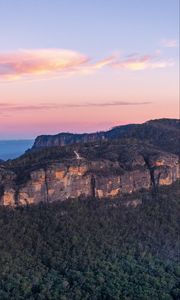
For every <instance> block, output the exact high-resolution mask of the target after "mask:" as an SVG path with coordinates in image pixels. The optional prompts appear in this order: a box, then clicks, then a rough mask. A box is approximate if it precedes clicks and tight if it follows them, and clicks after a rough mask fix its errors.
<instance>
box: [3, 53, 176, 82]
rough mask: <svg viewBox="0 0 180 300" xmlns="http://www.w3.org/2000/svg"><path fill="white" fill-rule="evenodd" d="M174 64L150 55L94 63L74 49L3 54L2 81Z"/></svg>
mask: <svg viewBox="0 0 180 300" xmlns="http://www.w3.org/2000/svg"><path fill="white" fill-rule="evenodd" d="M172 64H173V63H172V61H164V60H160V59H157V57H153V56H150V55H144V56H139V55H137V54H136V55H131V56H129V57H128V58H126V59H122V60H118V58H117V56H110V57H107V58H105V59H104V60H99V61H97V62H92V61H91V60H90V59H89V57H88V56H87V55H84V54H81V53H79V52H76V51H72V50H63V49H39V50H19V51H16V52H8V53H0V79H3V80H17V79H21V78H24V77H25V78H34V77H37V76H40V78H42V76H43V78H44V77H45V76H50V75H51V76H52V75H58V76H59V75H63V76H67V75H74V74H82V75H83V74H91V73H94V72H95V71H96V70H99V69H102V68H104V67H106V66H109V67H113V68H114V67H115V68H119V69H128V70H132V71H138V70H145V69H157V68H166V67H169V66H171V65H172Z"/></svg>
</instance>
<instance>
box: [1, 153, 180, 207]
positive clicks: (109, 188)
mask: <svg viewBox="0 0 180 300" xmlns="http://www.w3.org/2000/svg"><path fill="white" fill-rule="evenodd" d="M178 178H180V172H179V161H178V156H176V155H174V154H168V153H163V154H162V153H158V154H157V153H156V154H155V155H153V154H152V155H151V156H149V157H148V159H145V158H144V157H143V156H142V155H136V156H134V157H133V159H132V160H131V161H130V162H128V163H127V165H126V164H124V165H121V164H120V163H119V162H118V161H115V162H112V161H109V160H97V161H88V160H80V161H78V160H75V159H74V160H67V161H65V162H56V163H49V164H47V165H46V166H45V167H44V168H43V167H41V168H36V169H35V170H33V171H29V174H28V176H27V179H26V180H25V181H24V182H23V183H19V182H18V180H17V174H16V172H15V171H14V172H13V171H12V170H7V169H5V168H0V204H1V205H6V206H7V205H10V206H16V205H25V204H32V203H39V202H41V201H43V202H53V201H64V200H66V199H68V198H77V197H98V198H104V197H116V196H118V195H120V194H123V193H132V192H134V191H138V190H140V189H143V188H144V189H149V188H150V187H152V186H156V187H157V186H158V185H170V184H172V183H173V182H174V181H176V180H177V179H178Z"/></svg>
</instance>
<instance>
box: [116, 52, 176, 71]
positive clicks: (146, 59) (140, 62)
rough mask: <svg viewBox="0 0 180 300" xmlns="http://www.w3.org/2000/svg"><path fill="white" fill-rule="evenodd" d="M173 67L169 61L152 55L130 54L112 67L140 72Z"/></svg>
mask: <svg viewBox="0 0 180 300" xmlns="http://www.w3.org/2000/svg"><path fill="white" fill-rule="evenodd" d="M172 65H173V61H171V60H161V59H159V58H158V57H156V56H154V55H143V56H141V55H138V54H132V55H130V56H129V57H128V58H127V59H122V60H120V61H118V62H115V63H114V64H113V66H114V67H115V68H119V69H127V70H132V71H140V70H146V69H162V68H166V67H170V66H172Z"/></svg>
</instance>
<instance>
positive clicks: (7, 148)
mask: <svg viewBox="0 0 180 300" xmlns="http://www.w3.org/2000/svg"><path fill="white" fill-rule="evenodd" d="M32 145H33V140H8V141H0V159H3V160H7V159H12V158H16V157H18V156H19V155H21V154H23V153H24V152H25V151H26V150H27V149H29V148H31V147H32Z"/></svg>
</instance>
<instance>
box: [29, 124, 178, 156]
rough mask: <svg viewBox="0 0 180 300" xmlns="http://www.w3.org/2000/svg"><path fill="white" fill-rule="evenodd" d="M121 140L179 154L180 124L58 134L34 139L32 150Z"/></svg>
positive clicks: (142, 125)
mask: <svg viewBox="0 0 180 300" xmlns="http://www.w3.org/2000/svg"><path fill="white" fill-rule="evenodd" d="M121 138H137V139H139V140H142V141H145V140H149V141H150V142H151V144H153V145H156V146H158V147H160V148H161V149H163V150H165V151H169V152H172V153H175V154H177V153H178V154H179V149H180V122H179V120H178V119H158V120H151V121H147V122H145V123H143V124H128V125H121V126H116V127H114V128H112V129H111V130H108V131H102V132H94V133H90V134H88V133H84V134H73V133H59V134H56V135H41V136H38V137H37V138H36V140H35V143H34V145H33V147H32V149H33V150H35V149H40V148H44V147H56V146H66V145H71V144H79V143H89V142H95V141H104V140H113V139H121Z"/></svg>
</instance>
